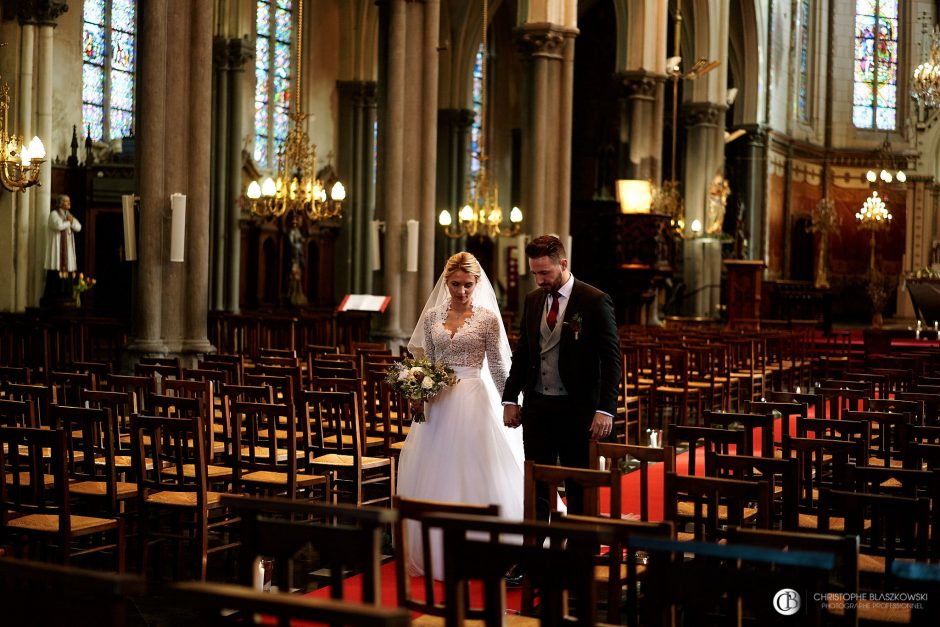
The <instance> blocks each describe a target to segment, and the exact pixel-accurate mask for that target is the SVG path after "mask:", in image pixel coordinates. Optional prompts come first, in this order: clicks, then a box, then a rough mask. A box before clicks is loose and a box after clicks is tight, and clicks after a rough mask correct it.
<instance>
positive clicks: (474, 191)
mask: <svg viewBox="0 0 940 627" xmlns="http://www.w3.org/2000/svg"><path fill="white" fill-rule="evenodd" d="M482 4H483V41H482V48H483V63H482V64H481V68H482V77H481V81H480V85H481V87H480V169H479V170H477V172H476V174H475V175H474V176H473V178H472V179H471V180H470V181H468V183H467V199H466V203H465V204H464V206H463V207H461V209H460V211H458V212H457V223H456V224H454V219H453V217H452V216H451V214H450V211H448V210H447V209H444V210H443V211H441V213H440V215H439V216H438V223H439V224H440V225H441V226H442V227H444V235H446V236H447V237H452V238H459V237H464V236H471V237H472V236H475V235H478V234H479V235H484V236H486V237H489V238H490V239H496V238H498V237H513V236H515V235H518V234H519V231H520V229H521V225H522V220H523V215H522V210H521V209H520V208H519V207H513V208H512V210H510V212H509V226H508V228H507V227H506V226H504V219H505V215H504V214H503V209H502V207H501V206H500V204H499V184H498V183H496V182H495V181H490V175H489V155H488V154H487V131H486V120H487V112H488V110H489V98H488V97H487V95H488V94H487V88H486V83H487V72H486V55H487V50H488V48H487V30H488V27H489V8H488V7H487V4H488V2H487V0H483V2H482ZM471 183H472V185H471Z"/></svg>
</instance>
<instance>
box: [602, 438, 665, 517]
mask: <svg viewBox="0 0 940 627" xmlns="http://www.w3.org/2000/svg"><path fill="white" fill-rule="evenodd" d="M588 446H589V449H588V450H589V453H588V454H589V458H590V460H591V468H593V469H594V470H605V469H606V470H609V471H610V472H616V473H617V474H619V475H624V474H627V473H629V472H636V471H637V470H639V472H640V520H641V521H643V522H648V521H649V519H650V503H651V502H653V500H654V499H659V500H661V499H662V498H663V494H662V492H660V493H659V494H650V464H656V463H661V464H662V465H663V472H673V471H675V469H676V449H675V448H674V447H672V446H664V447H662V448H658V447H650V446H634V445H632V444H614V443H612V442H597V441H591V443H590V444H589V445H588ZM602 458H603V460H604V467H601V459H602ZM621 496H622V495H621ZM611 498H613V497H611ZM622 510H623V507H622V506H621V511H622ZM625 513H626V514H631V513H632V512H625Z"/></svg>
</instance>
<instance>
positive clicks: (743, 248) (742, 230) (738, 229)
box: [734, 198, 748, 259]
mask: <svg viewBox="0 0 940 627" xmlns="http://www.w3.org/2000/svg"><path fill="white" fill-rule="evenodd" d="M747 249H748V233H747V207H746V206H745V204H744V201H743V200H741V199H740V198H739V199H738V213H737V215H736V216H735V221H734V258H735V259H746V258H747Z"/></svg>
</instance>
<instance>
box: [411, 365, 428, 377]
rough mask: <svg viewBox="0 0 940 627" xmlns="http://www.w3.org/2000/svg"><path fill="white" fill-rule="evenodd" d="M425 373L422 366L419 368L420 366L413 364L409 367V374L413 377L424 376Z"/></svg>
mask: <svg viewBox="0 0 940 627" xmlns="http://www.w3.org/2000/svg"><path fill="white" fill-rule="evenodd" d="M425 374H427V373H426V372H425V371H424V368H421V367H420V366H415V367H414V368H412V369H411V376H412V377H413V378H415V379H417V378H418V377H419V376H424V375H425Z"/></svg>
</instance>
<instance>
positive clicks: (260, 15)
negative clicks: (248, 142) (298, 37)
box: [254, 0, 293, 168]
mask: <svg viewBox="0 0 940 627" xmlns="http://www.w3.org/2000/svg"><path fill="white" fill-rule="evenodd" d="M255 21H256V27H257V35H258V36H257V40H256V43H255V152H254V158H255V163H257V164H258V166H259V167H262V168H273V167H274V166H275V165H276V162H275V158H276V155H277V149H278V146H280V145H281V143H282V142H283V141H284V139H285V138H286V137H287V127H288V121H289V120H288V117H287V113H288V109H289V108H290V87H291V34H292V33H293V6H292V2H291V0H277V1H276V2H275V1H273V0H258V4H257V5H256V8H255Z"/></svg>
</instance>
